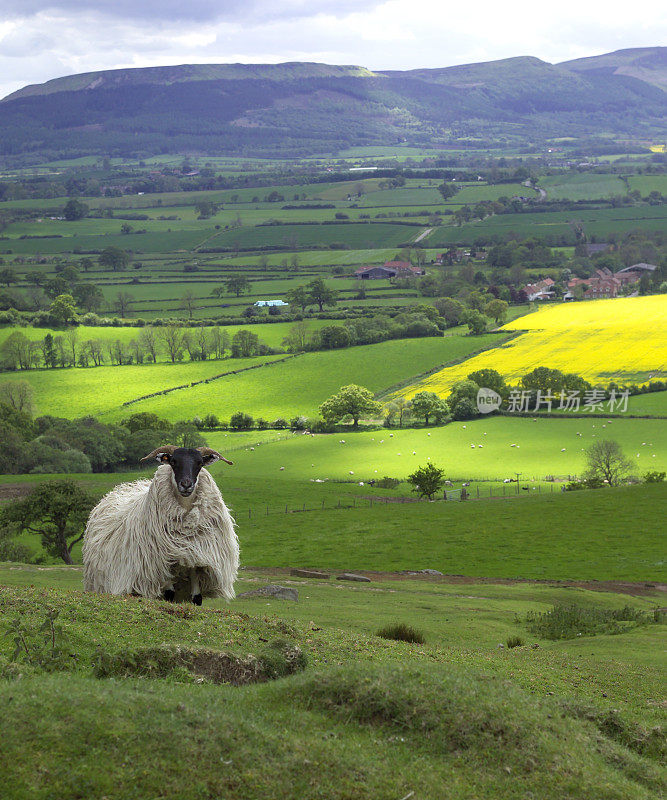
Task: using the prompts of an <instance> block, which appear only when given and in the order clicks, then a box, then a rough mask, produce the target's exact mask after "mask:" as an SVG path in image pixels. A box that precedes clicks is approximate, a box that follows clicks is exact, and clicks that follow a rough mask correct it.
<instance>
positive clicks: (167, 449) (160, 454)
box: [139, 444, 176, 464]
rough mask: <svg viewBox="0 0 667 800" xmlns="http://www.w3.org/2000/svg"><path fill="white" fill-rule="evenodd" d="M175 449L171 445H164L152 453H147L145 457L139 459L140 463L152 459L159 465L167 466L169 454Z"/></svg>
mask: <svg viewBox="0 0 667 800" xmlns="http://www.w3.org/2000/svg"><path fill="white" fill-rule="evenodd" d="M175 449H176V448H175V447H174V445H173V444H166V445H164V446H163V447H156V448H155V450H153V452H152V453H149V454H148V455H147V456H144V457H143V458H141V459H139V460H140V461H149V460H150V459H151V458H154V459H155V460H156V461H159V462H160V464H168V463H169V459H170V458H171V454H172V453H173V452H174V450H175Z"/></svg>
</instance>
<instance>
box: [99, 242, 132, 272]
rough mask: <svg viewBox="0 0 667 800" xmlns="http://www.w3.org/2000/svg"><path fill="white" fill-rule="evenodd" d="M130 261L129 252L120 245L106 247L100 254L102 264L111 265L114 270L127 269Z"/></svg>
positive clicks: (110, 267)
mask: <svg viewBox="0 0 667 800" xmlns="http://www.w3.org/2000/svg"><path fill="white" fill-rule="evenodd" d="M129 263H130V256H129V254H128V253H126V252H125V250H121V248H120V247H105V248H104V250H102V252H101V254H100V264H101V265H102V266H103V267H109V269H111V270H113V271H114V272H120V271H122V270H124V269H126V268H127V265H128V264H129Z"/></svg>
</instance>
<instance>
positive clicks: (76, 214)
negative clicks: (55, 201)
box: [63, 198, 90, 222]
mask: <svg viewBox="0 0 667 800" xmlns="http://www.w3.org/2000/svg"><path fill="white" fill-rule="evenodd" d="M89 211H90V209H89V208H88V206H87V205H86V204H85V203H82V202H81V201H80V200H76V199H75V198H72V199H71V200H68V201H67V202H66V203H65V208H63V216H64V217H65V219H66V220H67V221H68V222H74V221H76V220H77V219H83V218H84V217H85V216H86V215H87V214H88V212H89Z"/></svg>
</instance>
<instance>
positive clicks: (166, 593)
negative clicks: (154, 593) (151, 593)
mask: <svg viewBox="0 0 667 800" xmlns="http://www.w3.org/2000/svg"><path fill="white" fill-rule="evenodd" d="M162 596H163V597H164V599H165V600H167V601H168V602H169V603H173V602H174V600H175V598H176V590H175V589H174V583H173V581H172V582H171V583H168V584H167V585H166V586H165V587H164V589H163V590H162Z"/></svg>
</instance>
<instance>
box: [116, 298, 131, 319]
mask: <svg viewBox="0 0 667 800" xmlns="http://www.w3.org/2000/svg"><path fill="white" fill-rule="evenodd" d="M133 301H134V297H132V295H131V294H130V293H129V292H118V294H117V295H116V302H115V303H114V308H115V309H116V311H117V312H118V313H119V314H120V316H121V317H129V316H130V303H132V302H133Z"/></svg>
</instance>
